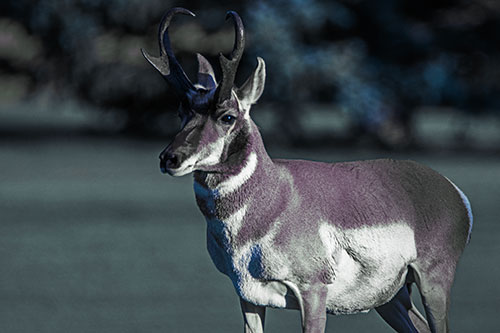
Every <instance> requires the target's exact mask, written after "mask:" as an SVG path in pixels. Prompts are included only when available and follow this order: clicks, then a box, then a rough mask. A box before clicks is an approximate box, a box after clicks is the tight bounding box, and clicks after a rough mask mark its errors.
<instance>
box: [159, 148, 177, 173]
mask: <svg viewBox="0 0 500 333" xmlns="http://www.w3.org/2000/svg"><path fill="white" fill-rule="evenodd" d="M179 164H180V158H179V156H178V155H177V154H175V153H173V152H170V151H163V152H162V153H161V154H160V169H161V172H163V173H167V172H168V170H169V169H176V168H178V167H179Z"/></svg>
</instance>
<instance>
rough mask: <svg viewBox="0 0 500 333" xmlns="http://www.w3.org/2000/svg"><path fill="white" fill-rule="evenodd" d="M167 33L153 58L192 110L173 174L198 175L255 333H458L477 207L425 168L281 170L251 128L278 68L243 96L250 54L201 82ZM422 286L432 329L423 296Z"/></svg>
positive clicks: (177, 145)
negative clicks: (351, 323) (458, 303)
mask: <svg viewBox="0 0 500 333" xmlns="http://www.w3.org/2000/svg"><path fill="white" fill-rule="evenodd" d="M178 13H181V14H187V15H192V16H194V14H193V13H192V12H190V11H189V10H187V9H183V8H173V9H171V10H170V11H168V12H167V13H166V14H165V16H164V17H163V20H162V22H161V24H160V28H159V42H160V57H159V58H156V57H152V56H151V55H149V54H148V53H146V52H145V51H144V50H143V54H144V56H145V57H146V59H147V60H148V61H149V62H150V63H151V64H152V65H153V66H154V67H155V68H156V69H157V70H158V71H159V72H160V73H161V74H162V75H163V76H164V77H165V79H166V80H167V81H168V83H169V84H170V85H171V87H172V88H173V89H175V91H176V92H177V94H178V96H179V98H180V99H181V105H180V108H179V115H180V117H181V119H182V129H181V130H180V132H179V133H178V134H177V136H176V137H175V138H174V140H173V142H172V143H170V145H169V146H168V147H167V148H166V149H165V150H164V151H163V152H162V153H161V155H160V166H161V170H162V171H163V172H167V173H169V174H170V175H172V176H182V175H185V174H188V173H191V172H194V190H195V193H196V201H197V203H198V206H199V208H200V210H201V211H202V213H203V215H204V216H205V218H206V220H207V247H208V251H209V253H210V256H211V258H212V260H213V262H214V264H215V266H216V267H217V269H218V270H219V271H221V272H222V273H224V274H226V275H227V276H228V277H229V278H230V279H231V281H232V282H233V285H234V287H235V289H236V292H237V293H238V295H239V296H240V300H241V308H242V311H243V315H244V319H245V332H262V331H263V327H264V317H265V307H267V306H270V307H276V308H293V309H299V310H300V312H301V316H302V327H303V332H323V331H324V329H325V324H326V314H327V313H332V314H344V313H346V314H347V313H356V312H363V311H369V310H370V309H376V310H377V312H378V313H379V314H380V315H381V316H382V318H383V319H384V320H386V321H387V322H388V323H389V325H391V326H392V327H393V328H394V329H395V330H396V331H398V332H417V330H418V331H420V332H423V331H429V330H430V331H431V332H447V331H448V319H447V313H448V308H449V300H450V298H449V297H450V288H451V285H452V282H453V277H454V274H455V268H456V265H457V262H458V259H459V257H460V255H461V253H462V251H463V249H464V247H465V245H466V243H467V242H468V240H469V237H470V233H471V228H472V214H471V208H470V204H469V201H468V200H467V198H466V196H465V195H464V194H463V192H462V191H460V190H459V189H458V188H457V187H456V186H455V185H453V183H452V182H451V181H449V180H448V179H447V178H445V177H443V176H441V175H439V174H438V173H437V172H435V171H433V170H431V169H429V168H427V167H425V166H422V165H420V164H417V163H415V162H411V161H394V160H374V161H358V162H347V163H333V164H330V163H319V162H311V161H300V160H273V159H271V158H270V157H269V156H268V154H267V152H266V150H265V148H264V144H263V142H262V139H261V136H260V133H259V130H258V128H257V126H256V125H255V123H254V122H253V121H252V119H251V118H250V107H251V105H252V104H255V103H256V102H257V100H258V99H259V97H260V95H261V94H262V91H263V89H264V81H265V75H266V74H265V66H264V60H262V59H261V58H258V59H257V60H258V65H257V68H256V69H255V71H254V72H253V74H252V75H251V76H250V78H249V79H248V80H247V81H246V82H245V83H244V84H243V85H242V86H241V87H239V88H238V87H235V86H234V77H235V74H236V70H237V67H238V63H239V61H240V58H241V55H242V53H243V48H244V44H245V37H244V29H243V24H242V22H241V18H240V17H239V16H238V14H236V13H235V12H229V13H228V16H227V17H230V18H231V19H232V20H233V22H234V25H235V31H236V32H235V35H236V37H235V46H234V48H233V51H232V53H231V56H230V57H229V58H226V57H224V56H223V55H221V56H220V64H221V67H222V74H223V75H222V80H221V82H220V83H217V81H216V79H215V76H214V72H213V69H212V67H211V65H210V64H209V63H208V61H207V60H206V59H205V58H204V57H203V56H201V55H200V54H198V62H199V70H198V83H196V84H193V83H191V81H190V80H189V78H188V77H187V76H186V74H185V73H184V71H183V70H182V68H181V66H180V64H179V63H178V61H177V60H176V58H175V56H174V54H173V52H172V49H171V46H170V39H169V36H168V26H169V24H170V21H171V20H172V18H173V16H174V15H176V14H178ZM413 282H415V283H416V284H417V286H418V288H419V290H420V293H421V295H422V301H423V304H424V306H425V312H426V315H427V320H426V319H425V318H424V317H423V316H422V315H421V314H420V313H419V312H418V311H417V310H416V308H415V307H414V306H413V304H412V302H411V299H410V297H409V294H410V292H411V285H412V283H413Z"/></svg>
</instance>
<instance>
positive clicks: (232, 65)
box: [218, 11, 245, 104]
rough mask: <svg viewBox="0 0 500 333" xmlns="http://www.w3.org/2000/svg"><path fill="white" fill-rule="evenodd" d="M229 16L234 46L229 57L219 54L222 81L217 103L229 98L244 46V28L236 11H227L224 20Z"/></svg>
mask: <svg viewBox="0 0 500 333" xmlns="http://www.w3.org/2000/svg"><path fill="white" fill-rule="evenodd" d="M230 17H231V18H232V19H233V23H234V30H235V33H234V47H233V51H232V52H231V55H230V56H229V59H228V58H226V57H225V56H224V55H223V54H222V53H221V54H220V56H219V61H220V65H221V68H222V82H221V85H220V88H219V93H218V103H219V104H220V103H222V102H223V101H225V100H227V99H229V98H231V89H232V88H233V85H234V78H235V76H236V70H237V69H238V64H239V62H240V59H241V56H242V55H243V50H244V48H245V29H244V27H243V22H242V21H241V17H240V16H239V15H238V14H237V13H236V12H233V11H229V12H227V14H226V20H227V19H229V18H230Z"/></svg>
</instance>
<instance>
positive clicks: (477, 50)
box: [0, 0, 500, 147]
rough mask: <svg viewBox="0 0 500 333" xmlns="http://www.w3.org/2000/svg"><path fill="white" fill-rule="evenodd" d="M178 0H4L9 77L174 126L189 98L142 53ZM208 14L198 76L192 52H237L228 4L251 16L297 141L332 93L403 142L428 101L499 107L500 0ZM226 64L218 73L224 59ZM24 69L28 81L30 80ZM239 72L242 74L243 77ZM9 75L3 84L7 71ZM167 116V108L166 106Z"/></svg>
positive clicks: (290, 5) (276, 4)
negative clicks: (226, 20) (313, 109)
mask: <svg viewBox="0 0 500 333" xmlns="http://www.w3.org/2000/svg"><path fill="white" fill-rule="evenodd" d="M174 5H179V4H177V3H174V2H170V1H166V2H165V1H164V0H149V1H141V0H75V1H64V0H45V1H31V0H16V1H13V0H11V1H3V2H2V3H1V4H0V9H1V13H2V14H1V16H0V27H2V29H0V46H1V51H0V71H1V72H2V74H3V75H2V80H4V81H5V82H7V83H6V84H4V86H11V85H19V86H23V85H24V86H26V88H25V89H24V90H23V89H21V90H20V91H27V92H30V91H31V92H33V93H35V92H37V91H38V90H39V89H41V88H46V87H48V86H49V87H52V88H51V89H52V91H54V93H55V94H57V97H60V96H61V95H63V96H64V95H67V96H76V97H78V98H79V99H80V100H82V101H85V102H87V103H90V104H92V105H95V106H98V107H100V108H102V109H103V110H112V111H113V112H116V114H117V115H120V116H121V117H122V118H123V120H122V121H121V122H120V123H124V124H125V126H124V128H123V129H124V130H126V131H129V132H136V133H137V132H139V133H143V132H149V133H150V132H151V131H156V132H160V133H161V132H164V131H165V130H167V131H168V129H172V128H173V126H164V124H165V121H168V122H169V121H172V118H173V116H172V114H174V113H173V112H169V113H165V112H164V111H165V110H166V109H175V108H176V107H177V101H176V99H175V97H174V95H173V94H171V93H170V92H169V91H168V89H167V88H166V85H165V84H164V83H163V82H162V79H161V77H160V75H158V74H157V73H155V71H154V70H152V69H151V68H150V67H149V66H148V65H147V64H146V62H145V61H144V60H143V59H142V57H141V56H140V53H139V48H140V47H145V48H147V49H148V50H150V51H151V52H158V51H157V46H156V40H155V39H154V37H152V36H155V35H156V29H157V25H158V22H159V21H160V19H161V16H162V15H163V13H164V11H165V10H166V9H168V8H170V7H172V6H174ZM182 6H184V7H187V8H190V9H192V10H193V11H195V12H196V13H198V14H199V17H198V18H197V19H196V20H193V19H191V18H176V20H178V21H176V24H175V26H172V38H173V45H174V48H175V50H176V52H177V54H178V57H179V58H180V60H181V61H182V63H183V64H184V66H185V68H186V70H187V72H188V74H191V77H193V75H192V74H194V71H195V66H196V64H195V61H194V53H195V52H202V53H204V54H205V55H206V56H207V57H208V58H209V59H210V60H211V61H212V63H213V64H214V65H216V64H217V63H218V61H217V54H218V53H219V52H220V51H222V52H228V51H229V50H230V48H231V43H232V33H233V32H232V29H231V27H230V25H228V24H226V25H224V24H223V21H222V18H223V16H224V13H225V11H226V10H227V9H234V10H237V11H239V12H240V13H241V15H242V17H243V19H244V22H245V25H246V28H247V31H248V39H249V43H248V46H247V56H246V57H244V59H243V62H242V64H241V67H242V68H241V72H242V73H243V74H248V73H249V72H250V71H251V69H252V68H253V67H254V66H255V56H257V55H258V56H262V57H263V58H264V59H265V60H266V63H267V66H268V81H267V85H266V86H267V87H266V92H265V95H264V97H263V102H268V103H270V102H272V103H273V105H275V106H276V112H277V113H278V115H279V116H278V118H279V121H278V122H277V123H278V124H279V126H281V129H280V131H279V132H280V133H283V134H282V136H283V138H282V139H283V141H285V142H291V143H294V142H295V143H296V142H307V139H308V138H307V137H304V135H303V133H304V131H303V129H302V128H301V124H302V117H303V115H304V114H305V115H307V110H308V107H307V105H310V104H311V103H329V104H331V108H332V110H333V109H334V108H335V109H340V110H342V111H343V112H344V113H345V114H346V115H348V117H349V118H350V119H351V123H352V129H351V131H350V133H351V136H352V138H353V139H358V138H359V137H362V136H363V135H368V136H369V137H370V138H372V139H375V140H376V141H378V142H380V143H382V144H384V145H387V146H390V147H397V146H401V145H407V144H410V143H411V141H412V115H413V114H414V111H415V110H416V109H417V108H419V107H421V106H451V107H454V108H456V109H459V110H465V111H468V112H471V113H474V114H477V113H478V112H480V111H487V110H498V108H499V106H500V105H499V102H498V99H497V98H496V96H497V95H498V92H499V91H500V87H499V83H498V80H497V79H496V78H497V77H498V74H499V72H500V57H499V56H498V55H499V45H500V43H499V41H498V39H499V38H500V37H499V36H500V34H499V33H498V31H499V30H500V3H499V2H497V1H491V0H475V1H471V0H455V1H451V0H439V1H430V0H425V1H419V2H414V1H409V0H407V1H401V0H381V1H376V2H375V1H367V0H337V1H328V0H289V1H285V0H256V1H243V2H238V3H237V4H236V3H234V2H232V1H217V2H216V1H209V0H205V1H201V0H188V1H184V3H182ZM215 67H216V71H218V66H215ZM18 78H19V79H18ZM240 82H241V81H240ZM0 83H1V82H0ZM165 115H166V116H165Z"/></svg>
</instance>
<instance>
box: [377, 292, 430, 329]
mask: <svg viewBox="0 0 500 333" xmlns="http://www.w3.org/2000/svg"><path fill="white" fill-rule="evenodd" d="M412 309H413V304H412V302H411V299H410V291H409V290H408V285H407V284H406V283H405V284H404V285H403V287H402V288H401V289H400V290H399V291H398V293H397V294H396V295H395V296H394V297H393V298H392V299H391V300H390V301H389V302H388V303H386V304H384V305H382V306H379V307H377V308H375V310H377V312H378V314H379V315H380V316H381V317H382V318H383V319H384V320H385V321H386V322H387V323H388V324H389V325H390V326H391V327H392V328H393V329H395V330H396V331H397V332H399V333H418V332H420V331H418V330H417V329H416V328H415V326H414V325H413V322H412V320H411V319H410V315H409V313H410V311H411V310H412ZM417 313H418V311H417Z"/></svg>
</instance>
